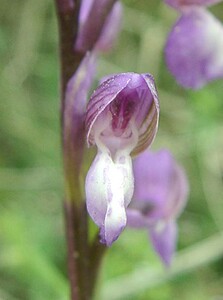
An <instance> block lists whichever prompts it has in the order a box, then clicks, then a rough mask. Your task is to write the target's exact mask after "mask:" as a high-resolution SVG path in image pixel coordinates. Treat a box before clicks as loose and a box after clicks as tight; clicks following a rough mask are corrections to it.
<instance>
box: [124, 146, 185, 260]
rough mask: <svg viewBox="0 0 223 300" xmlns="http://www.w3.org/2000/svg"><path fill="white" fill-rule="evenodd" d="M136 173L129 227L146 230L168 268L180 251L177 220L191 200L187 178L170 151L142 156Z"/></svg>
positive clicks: (128, 216) (136, 160) (147, 152)
mask: <svg viewBox="0 0 223 300" xmlns="http://www.w3.org/2000/svg"><path fill="white" fill-rule="evenodd" d="M133 171H134V176H135V191H134V196H133V200H132V202H131V204H130V206H129V207H128V209H127V219H128V226H130V227H133V228H146V229H147V230H148V232H149V236H150V239H151V242H152V244H153V247H154V249H155V251H156V252H157V253H158V255H159V256H160V258H161V259H162V261H163V262H164V263H165V264H166V265H167V266H168V265H170V263H171V259H172V256H173V253H174V251H175V247H176V239H177V225H176V219H177V217H178V216H179V215H180V213H181V212H182V210H183V208H184V206H185V203H186V200H187V196H188V183H187V178H186V175H185V173H184V170H183V169H182V167H181V166H179V165H178V164H177V163H176V161H175V160H174V158H173V157H172V155H171V153H170V152H169V151H167V150H160V151H158V152H151V151H145V152H144V153H142V154H140V155H139V156H138V157H137V158H136V159H135V160H134V162H133Z"/></svg>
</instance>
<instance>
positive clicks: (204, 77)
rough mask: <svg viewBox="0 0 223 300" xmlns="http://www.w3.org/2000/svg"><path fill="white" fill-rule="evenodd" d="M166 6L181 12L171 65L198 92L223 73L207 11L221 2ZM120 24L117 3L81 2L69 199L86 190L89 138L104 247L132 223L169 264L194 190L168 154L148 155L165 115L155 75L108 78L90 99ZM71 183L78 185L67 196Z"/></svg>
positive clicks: (169, 49) (70, 94)
mask: <svg viewBox="0 0 223 300" xmlns="http://www.w3.org/2000/svg"><path fill="white" fill-rule="evenodd" d="M71 2H72V1H71ZM165 2H166V4H168V5H169V6H171V7H172V8H174V9H176V10H177V11H178V12H179V14H181V16H180V18H179V20H178V21H177V23H176V24H175V25H174V26H173V29H172V30H171V32H170V34H169V36H168V38H167V42H166V46H165V50H164V52H165V59H166V63H167V67H168V68H169V70H170V72H171V73H172V74H173V75H174V77H175V78H176V80H177V82H178V83H179V84H181V85H182V86H184V87H186V88H193V89H197V88H201V87H202V86H203V85H205V84H206V83H207V82H209V81H210V80H212V79H215V78H218V77H221V76H223V55H222V50H223V27H222V24H220V22H219V21H218V20H217V19H215V18H214V17H213V16H212V14H211V13H209V12H208V11H207V9H206V6H208V5H211V4H214V3H217V2H220V1H218V0H204V1H202V0H166V1H165ZM58 3H63V1H61V2H60V1H58ZM66 5H67V7H66ZM66 5H65V4H64V7H63V5H62V6H61V10H62V11H65V10H66V9H67V8H69V5H70V4H69V1H68V2H67V4H66ZM121 19H122V5H121V3H120V2H119V1H114V0H113V1H112V0H106V1H105V0H83V1H82V2H81V7H80V13H79V17H78V30H77V36H76V41H75V43H74V46H73V47H74V51H76V53H78V55H80V57H82V59H81V60H80V62H79V65H78V67H77V68H76V69H75V73H74V74H73V76H71V78H70V80H69V82H67V89H66V92H65V105H64V110H63V122H64V123H63V142H64V160H65V174H66V175H67V179H68V181H70V187H69V184H67V186H68V188H67V189H68V197H69V196H70V197H71V198H72V197H73V198H75V197H74V195H78V196H77V197H79V196H80V195H81V193H76V189H79V190H81V189H80V188H79V185H80V181H79V178H80V177H81V175H80V173H81V165H82V164H83V157H84V155H83V154H84V150H85V148H84V147H85V146H84V141H86V142H87V145H88V146H89V147H90V146H96V147H97V154H96V156H95V158H94V160H93V162H92V163H91V166H90V168H89V170H88V172H87V175H86V180H85V196H86V207H87V211H88V213H89V215H90V217H91V218H92V220H93V221H94V222H95V224H96V225H97V226H98V227H99V230H100V232H99V237H100V242H101V243H103V244H105V245H107V246H111V245H112V243H113V242H114V241H116V240H117V238H118V237H119V235H120V234H121V232H122V231H123V229H124V228H125V227H126V225H127V226H128V227H132V228H140V229H142V228H144V229H146V230H147V231H148V234H149V238H150V240H151V242H152V245H153V247H154V249H155V251H156V252H157V254H158V255H159V256H160V258H161V260H162V261H163V262H164V264H165V265H170V263H171V259H172V256H173V254H174V251H175V248H176V241H177V225H176V220H177V218H178V217H179V215H180V214H181V212H182V211H183V208H184V207H185V204H186V201H187V197H188V190H189V188H188V182H187V178H186V175H185V172H184V170H183V167H181V166H180V165H179V164H178V163H177V162H176V161H175V159H174V157H173V155H172V154H171V153H170V152H169V151H168V150H165V149H163V150H160V151H157V152H152V151H151V150H149V147H150V146H151V144H152V142H153V140H154V138H155V136H156V133H157V129H158V122H159V110H160V109H159V100H158V93H157V90H156V86H155V82H154V78H153V76H152V75H151V74H149V73H144V74H137V73H134V72H128V73H120V74H113V75H106V77H105V78H103V79H102V80H101V81H100V85H99V86H98V87H97V88H96V89H95V91H94V92H93V94H92V95H91V97H90V100H89V101H87V97H88V93H89V90H90V89H91V86H92V83H93V79H94V77H95V66H96V62H97V58H98V55H99V54H100V53H101V52H105V51H108V50H109V49H111V48H112V47H113V45H114V43H115V37H116V36H117V33H118V31H119V28H120V23H121ZM72 173H73V174H74V175H73V177H72V176H71V175H70V174H72ZM69 176H71V177H69ZM70 178H71V179H70ZM72 178H74V179H75V182H76V183H75V184H76V185H75V189H74V191H69V189H70V190H72V188H71V187H72V180H73V179H72ZM75 193H76V194H75ZM78 230H79V229H78ZM78 230H77V231H78Z"/></svg>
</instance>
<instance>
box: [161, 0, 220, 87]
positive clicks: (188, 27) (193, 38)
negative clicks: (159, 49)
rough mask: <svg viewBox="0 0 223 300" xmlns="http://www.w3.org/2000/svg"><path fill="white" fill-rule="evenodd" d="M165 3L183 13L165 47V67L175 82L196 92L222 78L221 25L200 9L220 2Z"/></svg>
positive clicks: (197, 0) (203, 9)
mask: <svg viewBox="0 0 223 300" xmlns="http://www.w3.org/2000/svg"><path fill="white" fill-rule="evenodd" d="M167 2H168V3H169V4H170V5H172V6H175V7H176V8H177V9H179V10H180V11H181V13H182V16H181V17H180V18H179V20H178V21H177V23H176V24H175V25H174V26H173V29H172V30H171V32H170V34H169V36H168V38H167V42H166V46H165V59H166V64H167V67H168V69H169V70H170V72H171V73H172V74H173V76H174V77H175V78H176V80H177V82H178V83H179V84H181V85H182V86H183V87H185V88H192V89H199V88H201V87H203V86H204V85H205V84H207V83H208V82H209V81H211V80H214V79H217V78H220V77H223V55H222V52H223V26H222V24H221V23H220V22H219V21H218V20H217V19H216V18H215V17H214V16H213V15H212V14H211V13H209V12H208V11H207V10H206V9H205V8H203V7H202V6H201V5H206V4H213V3H215V2H219V1H213V0H212V1H211V0H210V1H208V0H206V1H201V0H200V1H199V0H193V1H192V0H191V1H186V0H184V1H171V0H169V1H167ZM190 4H191V5H190Z"/></svg>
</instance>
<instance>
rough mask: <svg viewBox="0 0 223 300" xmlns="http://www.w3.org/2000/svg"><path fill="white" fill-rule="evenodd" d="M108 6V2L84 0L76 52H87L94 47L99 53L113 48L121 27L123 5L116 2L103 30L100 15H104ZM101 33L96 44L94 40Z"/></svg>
mask: <svg viewBox="0 0 223 300" xmlns="http://www.w3.org/2000/svg"><path fill="white" fill-rule="evenodd" d="M110 2H111V1H110ZM106 5H109V1H108V0H106V1H94V0H82V3H81V8H80V15H79V32H78V36H77V41H76V45H75V48H76V50H78V51H80V52H86V51H88V50H90V48H91V47H92V46H93V45H94V49H96V50H97V51H100V52H107V51H109V50H110V49H111V48H112V47H113V45H114V44H115V41H116V38H117V34H118V32H119V30H120V27H121V20H122V4H121V3H120V2H116V3H115V4H114V5H113V7H112V9H111V11H110V12H109V14H108V16H107V18H106V20H105V23H104V26H103V27H102V29H101V24H99V23H98V22H99V21H100V14H104V10H106ZM95 20H97V21H95ZM99 32H100V35H99V38H98V39H97V41H96V43H94V42H95V41H94V39H95V37H96V35H97V34H98V33H99Z"/></svg>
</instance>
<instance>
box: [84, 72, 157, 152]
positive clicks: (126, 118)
mask: <svg viewBox="0 0 223 300" xmlns="http://www.w3.org/2000/svg"><path fill="white" fill-rule="evenodd" d="M102 114H103V117H102ZM99 117H100V118H101V119H103V120H102V123H103V124H105V121H104V120H109V122H110V123H111V124H110V123H109V124H110V126H111V127H112V131H114V133H115V136H117V137H119V136H121V135H122V134H123V133H124V131H125V135H127V136H128V135H129V136H130V137H131V136H132V134H134V132H135V129H136V130H137V132H138V133H137V134H138V142H137V143H136V145H135V147H133V149H131V150H132V154H133V155H136V154H138V153H140V152H142V151H143V150H144V149H146V148H147V147H148V146H149V145H150V144H151V143H152V141H153V139H154V137H155V135H156V132H157V128H158V120H159V102H158V96H157V92H156V88H155V84H154V79H153V77H152V76H151V75H150V74H142V75H139V74H136V73H123V74H116V75H114V76H112V77H110V78H108V79H107V80H106V81H104V82H103V83H102V84H101V85H100V86H99V87H98V88H97V90H96V91H95V92H94V93H93V95H92V97H91V99H90V102H89V104H88V108H87V115H86V129H87V142H88V144H89V145H94V144H95V133H96V132H95V130H97V128H102V126H101V125H100V126H98V125H97V126H95V122H96V120H97V122H100V120H99ZM130 119H131V120H132V121H131V122H130ZM106 126H107V125H106ZM130 127H131V129H130ZM129 130H130V131H129ZM106 135H108V133H106V134H103V139H105V137H106ZM127 136H126V137H125V139H122V143H123V144H125V142H128V139H127ZM115 143H116V144H117V141H115ZM111 146H112V145H111ZM120 146H121V147H122V145H119V148H120ZM124 146H125V145H124Z"/></svg>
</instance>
